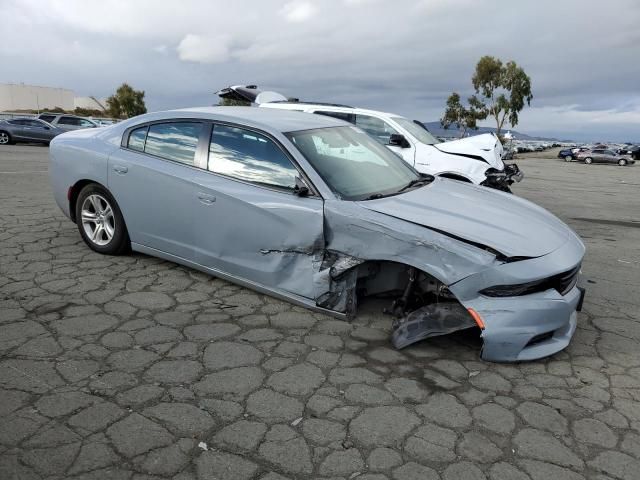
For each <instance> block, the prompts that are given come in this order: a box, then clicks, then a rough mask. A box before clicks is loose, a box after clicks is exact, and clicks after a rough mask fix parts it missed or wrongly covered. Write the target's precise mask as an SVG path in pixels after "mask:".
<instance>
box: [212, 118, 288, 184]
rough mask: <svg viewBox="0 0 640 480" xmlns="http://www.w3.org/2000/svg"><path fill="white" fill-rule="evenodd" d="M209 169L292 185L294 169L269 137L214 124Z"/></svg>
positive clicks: (238, 176) (264, 182)
mask: <svg viewBox="0 0 640 480" xmlns="http://www.w3.org/2000/svg"><path fill="white" fill-rule="evenodd" d="M209 170H210V171H212V172H215V173H219V174H222V175H226V176H228V177H232V178H236V179H238V180H244V181H246V182H251V183H255V184H258V185H265V186H271V187H281V188H286V189H293V188H294V187H295V184H296V176H297V175H298V171H297V170H296V168H295V167H294V166H293V164H292V163H291V160H289V157H287V156H286V155H285V154H284V152H283V151H282V150H281V149H280V148H279V147H278V146H277V145H276V144H275V143H274V142H273V141H272V140H271V139H269V138H267V137H265V136H264V135H260V134H259V133H255V132H253V131H251V130H244V129H242V128H236V127H228V126H225V125H214V127H213V132H212V133H211V143H210V146H209Z"/></svg>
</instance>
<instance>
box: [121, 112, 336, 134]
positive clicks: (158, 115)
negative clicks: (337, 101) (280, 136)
mask: <svg viewBox="0 0 640 480" xmlns="http://www.w3.org/2000/svg"><path fill="white" fill-rule="evenodd" d="M135 118H136V120H137V122H135V123H138V122H141V121H153V120H164V119H171V118H202V119H209V120H221V121H228V122H232V123H234V122H237V123H243V124H245V125H247V126H253V127H255V128H260V129H262V130H276V131H279V132H281V133H284V132H294V131H297V130H311V129H314V128H327V127H339V126H344V125H349V124H348V123H346V122H343V121H342V120H338V119H335V118H331V117H326V116H322V115H313V114H310V113H303V112H295V111H290V110H278V109H271V108H257V107H197V108H185V109H180V110H168V111H164V112H155V113H150V114H146V115H142V116H140V117H135ZM132 123H133V122H132ZM129 125H131V124H129Z"/></svg>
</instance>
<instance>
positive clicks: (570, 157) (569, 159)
mask: <svg viewBox="0 0 640 480" xmlns="http://www.w3.org/2000/svg"><path fill="white" fill-rule="evenodd" d="M571 160H573V157H572V156H571V155H567V156H566V157H564V161H565V162H570V161H571Z"/></svg>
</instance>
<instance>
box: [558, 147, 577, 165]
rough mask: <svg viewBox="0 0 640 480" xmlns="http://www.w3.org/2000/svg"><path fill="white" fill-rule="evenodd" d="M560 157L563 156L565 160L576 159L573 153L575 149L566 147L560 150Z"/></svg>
mask: <svg viewBox="0 0 640 480" xmlns="http://www.w3.org/2000/svg"><path fill="white" fill-rule="evenodd" d="M558 158H563V159H564V161H565V162H570V161H572V160H575V159H576V157H575V155H574V153H573V149H571V148H565V149H563V150H560V151H559V152H558Z"/></svg>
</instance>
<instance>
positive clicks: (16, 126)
mask: <svg viewBox="0 0 640 480" xmlns="http://www.w3.org/2000/svg"><path fill="white" fill-rule="evenodd" d="M7 122H8V123H9V125H11V136H12V137H13V138H15V139H20V140H30V139H31V133H30V132H29V128H28V126H27V120H26V119H24V118H16V119H15V120H7Z"/></svg>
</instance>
